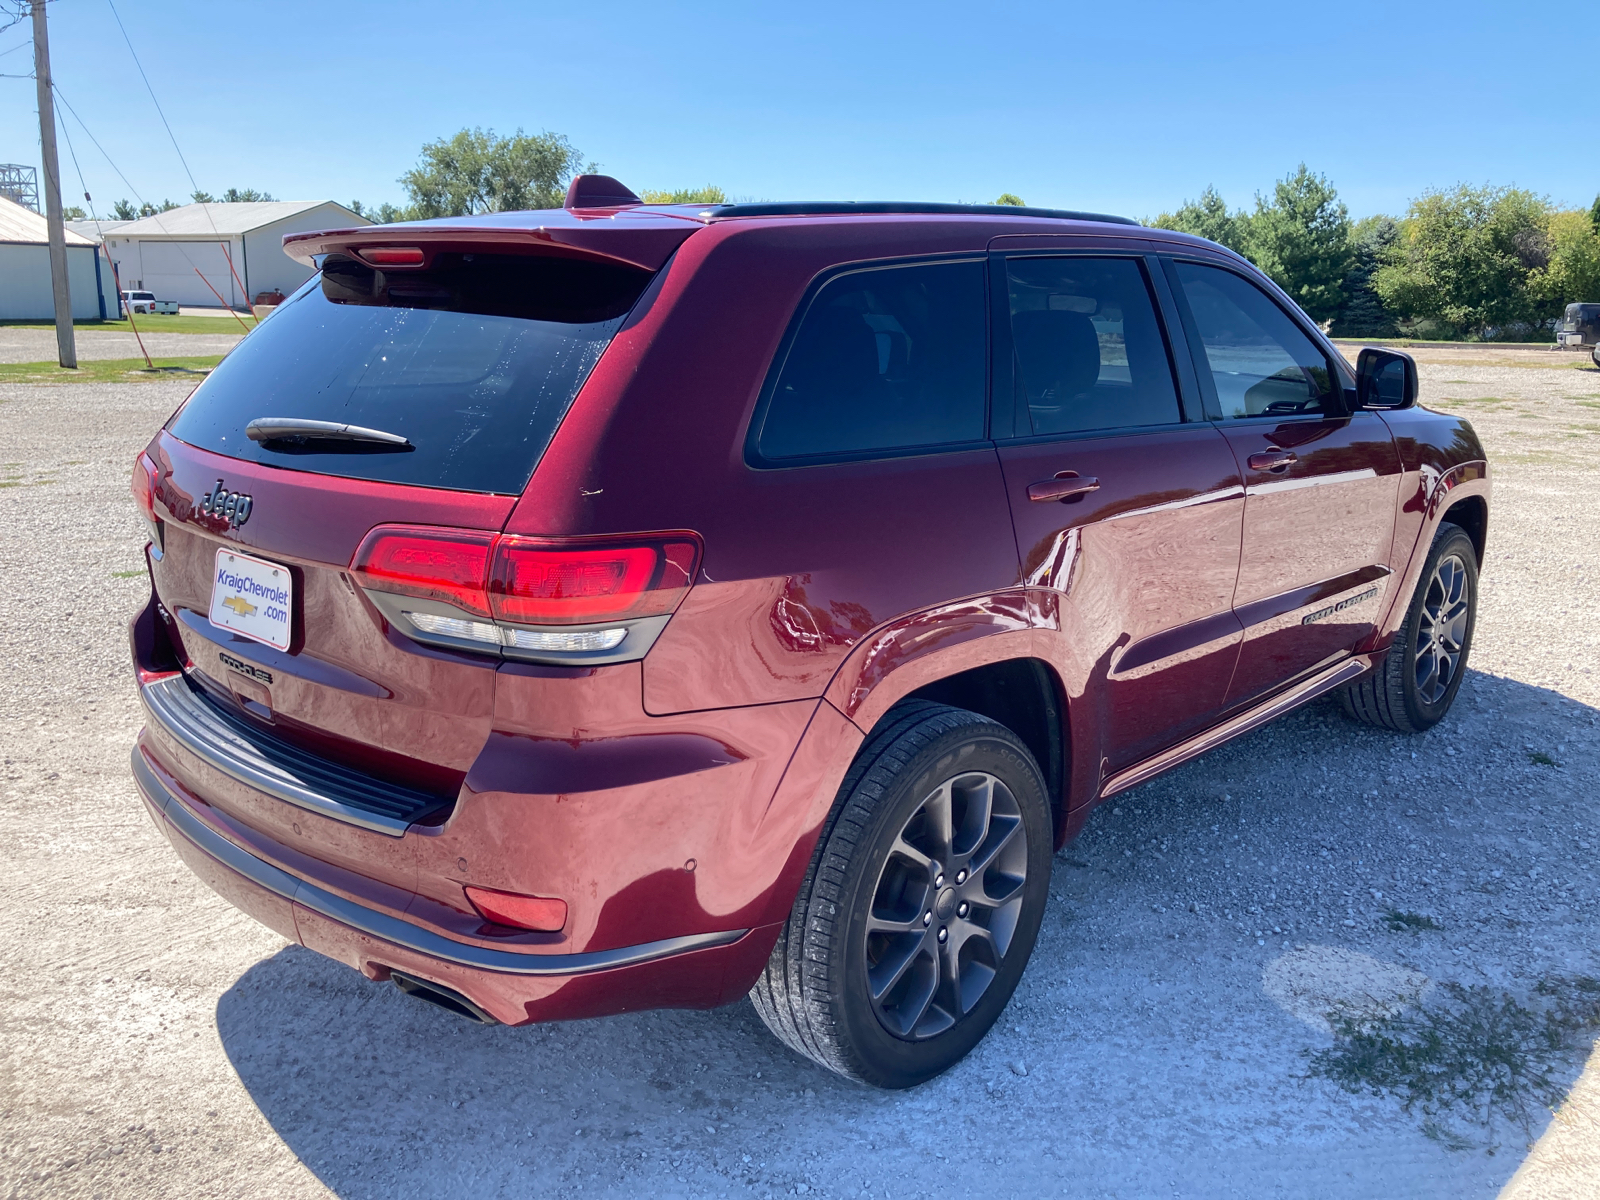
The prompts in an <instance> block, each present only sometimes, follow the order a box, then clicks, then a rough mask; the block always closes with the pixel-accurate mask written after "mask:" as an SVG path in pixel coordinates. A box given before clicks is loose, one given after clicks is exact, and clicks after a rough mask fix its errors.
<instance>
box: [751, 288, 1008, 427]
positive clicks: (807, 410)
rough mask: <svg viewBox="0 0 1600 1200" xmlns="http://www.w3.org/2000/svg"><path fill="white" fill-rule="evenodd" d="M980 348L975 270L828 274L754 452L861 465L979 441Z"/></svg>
mask: <svg viewBox="0 0 1600 1200" xmlns="http://www.w3.org/2000/svg"><path fill="white" fill-rule="evenodd" d="M987 340H988V335H987V331H986V327H985V319H984V264H983V263H981V262H954V263H948V262H947V263H923V264H917V265H913V266H898V267H880V268H874V269H872V270H867V271H852V272H850V273H849V274H846V275H840V276H837V277H835V278H834V279H831V280H829V281H828V282H827V283H826V284H825V285H823V287H822V288H821V289H820V290H819V291H818V292H817V294H816V295H815V297H813V299H812V301H811V303H810V305H809V306H808V307H807V309H806V313H805V316H804V317H803V318H802V319H801V322H800V327H799V329H798V330H797V331H796V332H795V336H794V340H793V342H792V343H791V345H790V347H789V352H788V355H787V356H786V357H785V359H784V363H783V368H782V370H781V371H780V372H779V374H778V378H777V381H776V382H775V384H774V385H773V390H772V394H771V397H770V399H769V401H768V404H767V409H766V414H765V417H764V418H763V420H762V422H761V428H760V432H759V434H758V435H757V438H756V448H757V451H758V452H759V454H760V456H761V457H762V458H763V459H796V458H812V457H818V456H831V455H852V456H854V455H860V456H870V455H872V454H874V453H893V452H903V451H908V450H917V449H922V448H929V449H934V448H937V447H940V446H949V445H953V444H957V443H963V442H974V441H979V440H981V439H982V438H983V436H984V416H985V396H986V391H987V388H986V373H987V361H986V360H987Z"/></svg>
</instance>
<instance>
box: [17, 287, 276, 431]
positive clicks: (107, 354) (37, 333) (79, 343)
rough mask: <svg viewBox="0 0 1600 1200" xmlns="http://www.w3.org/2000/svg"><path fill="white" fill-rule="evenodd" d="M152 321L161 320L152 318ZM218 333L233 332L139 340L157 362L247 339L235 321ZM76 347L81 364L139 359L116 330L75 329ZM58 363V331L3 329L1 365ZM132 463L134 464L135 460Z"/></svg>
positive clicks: (134, 341)
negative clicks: (228, 331)
mask: <svg viewBox="0 0 1600 1200" xmlns="http://www.w3.org/2000/svg"><path fill="white" fill-rule="evenodd" d="M150 319H151V320H152V321H156V320H159V319H160V318H159V317H152V318H150ZM217 328H218V329H224V330H225V329H232V330H233V332H232V333H160V332H156V331H152V330H147V329H144V328H142V327H141V328H140V330H139V337H142V338H143V339H144V348H145V349H146V350H148V351H149V352H150V354H151V356H152V357H154V358H201V357H204V356H208V355H213V354H226V353H227V352H228V351H229V350H232V349H233V348H234V347H235V346H237V345H238V344H239V342H240V340H241V339H242V338H243V337H244V333H243V332H242V331H241V330H240V329H239V326H238V325H236V324H234V323H233V322H232V321H228V322H222V321H219V322H218V323H217ZM72 341H73V344H74V345H75V346H76V347H77V348H78V360H79V361H80V362H98V361H105V360H111V359H119V358H138V357H139V340H138V338H135V337H134V336H133V334H131V333H122V332H119V331H116V330H94V329H75V330H73V337H72ZM55 361H56V331H55V330H54V329H14V328H6V327H4V326H0V363H36V362H55ZM129 461H132V460H131V459H130V460H129Z"/></svg>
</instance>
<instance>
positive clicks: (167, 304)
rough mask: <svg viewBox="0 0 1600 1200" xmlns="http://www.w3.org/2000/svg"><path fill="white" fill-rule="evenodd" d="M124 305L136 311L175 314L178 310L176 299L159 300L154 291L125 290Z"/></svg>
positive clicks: (123, 295) (123, 294)
mask: <svg viewBox="0 0 1600 1200" xmlns="http://www.w3.org/2000/svg"><path fill="white" fill-rule="evenodd" d="M122 305H123V307H124V308H128V309H131V310H132V311H133V312H135V313H165V314H166V315H168V316H175V315H176V314H177V312H178V302H177V301H176V300H157V299H156V294H155V293H154V292H123V293H122Z"/></svg>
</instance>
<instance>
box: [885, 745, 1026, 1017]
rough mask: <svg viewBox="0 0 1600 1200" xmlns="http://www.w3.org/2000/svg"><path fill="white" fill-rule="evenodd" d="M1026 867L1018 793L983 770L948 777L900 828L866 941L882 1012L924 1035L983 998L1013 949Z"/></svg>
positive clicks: (886, 865) (965, 1012)
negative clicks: (1007, 952)
mask: <svg viewBox="0 0 1600 1200" xmlns="http://www.w3.org/2000/svg"><path fill="white" fill-rule="evenodd" d="M1027 874H1028V844H1027V832H1026V831H1025V830H1024V829H1023V825H1022V811H1021V809H1020V808H1019V807H1018V805H1017V801H1016V797H1015V796H1013V795H1012V794H1011V790H1010V789H1009V788H1007V787H1006V785H1005V784H1004V783H1002V782H1001V781H1000V780H999V779H997V778H996V777H995V776H993V775H990V774H988V773H986V772H981V771H976V772H970V773H968V774H964V775H957V776H955V777H954V778H952V779H949V780H946V781H945V782H944V783H942V784H940V785H939V786H938V787H937V788H935V789H934V791H933V792H932V793H931V794H929V795H928V796H927V798H926V799H924V800H923V802H922V803H921V804H920V805H919V806H918V807H917V809H916V811H915V812H914V813H912V815H911V818H910V819H909V820H908V821H907V822H906V823H905V826H904V828H902V829H901V831H900V833H899V834H898V835H897V836H896V838H895V840H894V843H893V845H892V846H891V847H890V849H889V854H888V857H887V858H886V859H885V861H884V864H883V870H882V871H881V872H880V873H879V876H878V882H877V886H876V887H875V889H874V891H873V895H872V907H871V910H870V911H869V913H868V915H867V921H866V936H865V944H864V946H863V950H864V952H865V954H866V963H867V988H868V991H869V993H870V997H871V1000H872V1007H873V1011H874V1012H875V1013H876V1014H877V1017H878V1020H879V1022H881V1023H882V1025H883V1027H884V1028H885V1029H887V1030H888V1031H889V1032H890V1033H892V1034H893V1035H894V1036H895V1037H898V1038H903V1039H905V1040H907V1041H921V1040H923V1039H926V1038H931V1037H936V1036H937V1035H939V1034H941V1033H943V1032H944V1031H945V1030H947V1029H949V1028H950V1027H951V1026H953V1025H954V1024H955V1023H956V1022H957V1021H959V1020H960V1019H961V1018H962V1017H963V1016H965V1015H966V1014H967V1013H969V1012H971V1011H972V1009H973V1007H974V1006H975V1005H976V1004H977V1003H978V1001H979V1000H980V999H982V997H983V994H984V992H986V991H987V990H988V988H989V984H990V982H991V981H992V980H993V979H994V977H995V975H996V974H997V973H998V972H999V970H1000V964H1001V962H1002V960H1003V959H1004V958H1005V955H1006V951H1007V950H1009V949H1010V947H1011V942H1012V937H1013V935H1014V934H1015V932H1016V928H1017V921H1018V919H1019V917H1020V916H1021V913H1022V898H1023V884H1024V883H1025V882H1026V879H1027Z"/></svg>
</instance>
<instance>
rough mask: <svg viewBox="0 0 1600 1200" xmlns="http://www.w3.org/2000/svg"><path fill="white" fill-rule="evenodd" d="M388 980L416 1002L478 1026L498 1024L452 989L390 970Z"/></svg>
mask: <svg viewBox="0 0 1600 1200" xmlns="http://www.w3.org/2000/svg"><path fill="white" fill-rule="evenodd" d="M389 978H390V979H392V980H393V981H394V985H395V987H397V988H399V989H400V990H401V991H402V992H404V993H405V994H406V995H408V996H415V997H416V998H417V999H418V1000H425V1001H427V1002H428V1003H429V1004H433V1005H437V1006H438V1007H439V1008H442V1009H445V1010H446V1011H447V1012H453V1013H455V1014H456V1016H458V1017H465V1018H466V1019H467V1020H469V1021H476V1022H477V1023H478V1024H479V1025H498V1024H500V1022H499V1021H496V1020H495V1019H494V1018H493V1017H491V1016H490V1015H489V1014H488V1013H486V1012H484V1011H483V1009H481V1008H479V1007H478V1006H477V1005H476V1004H474V1003H473V1002H472V1001H471V1000H468V999H467V998H466V997H465V996H463V995H462V994H461V993H460V992H458V991H456V990H455V989H453V988H447V987H445V986H444V985H443V984H440V983H430V982H428V981H427V980H425V979H417V978H415V977H414V976H411V975H406V974H403V973H402V972H400V971H393V970H391V971H390V972H389Z"/></svg>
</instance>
